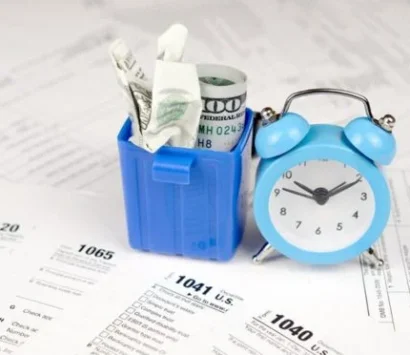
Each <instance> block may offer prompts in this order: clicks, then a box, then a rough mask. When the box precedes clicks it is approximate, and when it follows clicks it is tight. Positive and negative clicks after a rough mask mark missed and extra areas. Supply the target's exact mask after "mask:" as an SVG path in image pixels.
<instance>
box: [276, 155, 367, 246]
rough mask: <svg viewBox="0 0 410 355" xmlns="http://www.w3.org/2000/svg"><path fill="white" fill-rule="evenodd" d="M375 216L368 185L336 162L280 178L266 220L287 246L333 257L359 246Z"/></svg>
mask: <svg viewBox="0 0 410 355" xmlns="http://www.w3.org/2000/svg"><path fill="white" fill-rule="evenodd" d="M374 212H375V203H374V195H373V191H372V189H371V187H370V185H369V183H368V182H367V181H366V180H365V179H364V178H363V177H362V176H361V175H360V173H359V172H358V171H356V170H355V169H353V168H352V167H350V166H348V165H345V164H343V163H341V162H338V161H334V160H326V159H322V160H309V161H305V162H302V163H301V164H299V165H297V166H294V167H293V168H291V169H290V170H288V171H286V172H284V173H283V175H282V176H281V178H280V179H279V180H278V181H277V182H276V184H275V185H274V186H273V188H272V191H271V195H270V198H269V214H270V218H271V221H272V224H273V225H274V226H275V228H276V230H277V232H278V233H279V234H280V235H281V236H282V238H284V239H285V240H286V241H287V242H288V243H290V244H292V245H294V246H295V247H298V248H300V249H304V250H307V251H311V252H331V251H336V250H340V249H343V248H345V247H348V246H350V245H351V244H353V243H355V242H356V241H358V240H359V239H360V238H361V237H362V236H363V234H364V233H365V232H366V231H367V229H368V228H369V227H370V224H371V223H372V220H373V216H374Z"/></svg>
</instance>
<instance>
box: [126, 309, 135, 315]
mask: <svg viewBox="0 0 410 355" xmlns="http://www.w3.org/2000/svg"><path fill="white" fill-rule="evenodd" d="M126 312H127V313H129V314H133V313H134V312H135V308H132V307H130V308H128V309H127V310H126Z"/></svg>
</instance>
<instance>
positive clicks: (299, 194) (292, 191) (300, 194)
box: [282, 187, 314, 200]
mask: <svg viewBox="0 0 410 355" xmlns="http://www.w3.org/2000/svg"><path fill="white" fill-rule="evenodd" d="M282 190H283V191H286V192H289V193H291V194H295V195H298V196H302V197H306V198H309V199H311V200H314V198H313V196H311V195H306V194H302V193H301V192H298V191H295V190H291V189H287V188H286V187H282Z"/></svg>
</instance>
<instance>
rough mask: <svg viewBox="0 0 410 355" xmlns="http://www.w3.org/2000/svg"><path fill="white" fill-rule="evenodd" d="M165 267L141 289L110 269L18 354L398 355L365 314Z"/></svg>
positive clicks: (400, 344) (399, 348) (399, 347)
mask: <svg viewBox="0 0 410 355" xmlns="http://www.w3.org/2000/svg"><path fill="white" fill-rule="evenodd" d="M172 266H173V267H177V268H178V271H173V272H170V273H166V274H165V276H164V277H161V278H158V280H157V281H151V282H150V283H148V284H146V283H145V282H144V286H143V287H141V283H140V284H138V285H137V284H130V283H129V282H128V281H126V280H127V279H129V278H130V275H129V273H128V274H127V273H123V274H122V275H121V273H117V275H116V277H115V280H113V281H112V282H110V283H103V284H100V287H99V288H98V289H95V290H94V291H93V292H94V293H95V292H98V294H100V295H101V297H95V296H96V294H94V295H93V297H94V302H93V304H91V303H88V304H87V302H85V303H83V304H82V305H81V306H80V307H79V308H78V309H76V310H75V311H74V313H73V314H69V315H68V316H66V317H64V322H60V324H59V327H58V328H53V329H50V330H49V331H48V332H47V334H46V335H47V337H44V336H43V338H42V339H41V338H40V337H38V338H36V339H34V340H33V341H32V342H31V343H30V344H28V345H27V346H26V347H25V348H23V349H22V351H20V352H18V354H21V355H26V354H43V355H49V354H50V355H51V354H60V355H72V354H76V355H107V354H108V355H111V354H122V355H127V354H142V355H153V354H163V355H165V354H169V355H181V354H192V353H195V354H200V355H205V354H208V355H211V354H217V355H240V354H254V355H272V354H273V355H275V354H278V355H279V354H288V355H300V354H303V355H340V354H358V355H361V354H363V355H365V354H370V353H371V354H380V355H382V354H385V353H386V352H387V351H392V353H394V354H397V355H401V354H403V355H404V354H406V351H407V349H406V348H405V347H404V341H403V338H396V339H393V338H392V335H391V334H389V335H386V334H384V335H383V339H384V341H380V338H379V341H377V339H378V337H380V334H381V332H380V329H379V331H378V330H377V329H376V325H375V324H374V323H372V322H370V320H369V319H368V320H367V321H356V320H354V321H353V320H352V319H351V318H349V319H346V316H348V314H347V315H346V314H345V315H344V316H343V311H342V312H341V311H337V310H336V311H335V312H333V313H332V315H331V317H329V314H325V313H324V312H318V311H317V310H315V309H314V308H312V309H311V310H310V311H309V310H306V309H304V308H306V306H307V305H308V304H309V305H310V302H306V303H305V301H306V300H303V299H301V298H299V302H298V304H293V305H291V304H289V301H285V302H283V301H284V299H282V300H280V298H279V299H277V298H276V297H275V295H272V294H271V295H270V297H269V300H268V298H263V297H262V299H263V300H262V299H258V300H256V299H255V298H254V297H253V298H249V297H248V296H250V295H251V292H249V291H246V290H245V289H244V288H241V289H240V290H239V292H238V290H237V289H236V290H235V289H232V288H231V286H230V285H228V284H229V282H225V283H224V286H223V287H221V286H220V285H218V282H215V281H214V282H212V279H213V278H212V279H211V278H210V277H209V276H208V277H207V276H206V274H204V273H203V271H204V270H205V269H203V270H202V271H199V270H197V269H196V267H191V268H189V269H188V268H185V269H180V268H179V266H177V265H172ZM199 269H201V267H199ZM187 271H188V272H187ZM208 275H209V274H208ZM219 281H220V283H221V281H222V278H220V280H219ZM126 285H127V286H126ZM258 296H259V295H258ZM269 307H270V308H269ZM364 337H366V338H367V341H366V345H365V346H364V345H363V339H364ZM68 338H69V339H70V341H69V342H66V341H64V339H68ZM393 340H394V341H393Z"/></svg>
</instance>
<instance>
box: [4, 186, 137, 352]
mask: <svg viewBox="0 0 410 355" xmlns="http://www.w3.org/2000/svg"><path fill="white" fill-rule="evenodd" d="M0 187H1V191H2V201H3V203H2V204H1V206H0V215H3V211H6V212H7V214H4V215H5V216H8V218H7V221H8V222H7V224H10V226H16V225H18V226H20V228H21V232H20V229H19V230H18V231H17V232H16V234H18V236H14V233H13V232H11V235H12V237H11V238H10V239H4V240H1V241H0V246H2V247H3V248H2V249H0V250H8V251H9V252H4V253H1V254H0V280H1V298H0V299H1V302H0V353H5V354H11V353H13V352H14V351H15V350H18V349H20V348H21V347H22V346H23V344H24V343H25V342H26V341H28V339H30V338H31V337H36V336H38V335H39V334H41V333H42V331H43V330H44V329H46V328H47V327H49V326H50V324H52V323H53V321H54V320H55V319H57V318H58V317H59V316H60V315H61V314H63V313H64V311H67V310H68V309H70V308H72V307H74V306H75V305H76V304H77V303H78V302H79V301H80V299H81V298H82V297H83V296H84V295H86V294H87V292H89V291H90V290H92V289H93V288H94V287H95V286H96V285H98V283H99V282H101V281H102V280H104V279H106V278H108V277H109V276H110V275H111V273H112V272H113V271H114V270H115V269H116V268H117V267H118V265H120V264H121V263H123V262H125V261H126V260H127V258H132V257H134V253H133V251H132V250H131V249H130V248H128V245H127V243H126V240H125V239H123V238H121V237H120V236H124V235H125V234H124V232H123V230H122V225H119V226H117V228H116V230H114V229H112V227H113V226H112V225H110V226H107V225H105V223H104V221H105V220H106V219H107V218H108V219H109V216H107V213H108V214H110V213H111V212H110V210H109V209H107V207H108V205H107V201H105V200H101V199H96V198H95V197H93V198H92V197H90V196H86V195H80V194H75V193H69V192H64V191H59V190H56V189H51V188H44V187H43V188H39V187H33V186H20V185H18V186H13V185H11V184H5V183H1V184H0ZM8 229H9V230H14V229H15V227H9V228H8Z"/></svg>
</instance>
